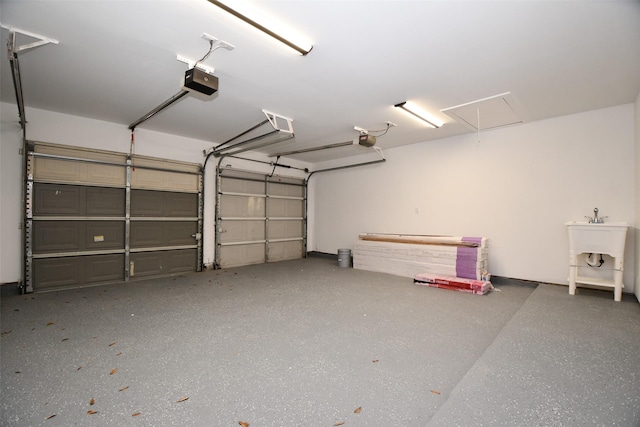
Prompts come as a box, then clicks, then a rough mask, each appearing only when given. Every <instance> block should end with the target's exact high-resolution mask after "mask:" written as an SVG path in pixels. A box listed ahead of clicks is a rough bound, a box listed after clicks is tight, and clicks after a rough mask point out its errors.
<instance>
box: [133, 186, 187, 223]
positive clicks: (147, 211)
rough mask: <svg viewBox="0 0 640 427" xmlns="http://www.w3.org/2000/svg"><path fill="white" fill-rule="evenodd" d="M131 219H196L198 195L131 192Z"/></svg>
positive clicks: (143, 191) (147, 191) (144, 191)
mask: <svg viewBox="0 0 640 427" xmlns="http://www.w3.org/2000/svg"><path fill="white" fill-rule="evenodd" d="M131 216H133V217H197V216H198V195H197V194H191V193H172V192H166V191H151V190H131Z"/></svg>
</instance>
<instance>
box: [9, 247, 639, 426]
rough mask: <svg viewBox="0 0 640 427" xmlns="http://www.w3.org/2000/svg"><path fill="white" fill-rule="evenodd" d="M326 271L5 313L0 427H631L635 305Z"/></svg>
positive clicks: (44, 301)
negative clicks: (243, 426) (462, 289)
mask: <svg viewBox="0 0 640 427" xmlns="http://www.w3.org/2000/svg"><path fill="white" fill-rule="evenodd" d="M336 264H337V263H336V261H335V260H330V259H324V258H308V259H305V260H296V261H289V262H283V263H276V264H268V265H256V266H250V267H242V268H236V269H229V270H218V271H211V272H205V273H200V274H192V275H187V276H184V277H178V278H167V279H160V280H149V281H143V282H132V283H129V284H120V285H110V286H102V287H94V288H85V289H78V290H67V291H59V292H52V293H44V294H32V295H24V296H9V297H4V298H3V299H2V302H1V309H2V312H1V318H0V320H1V325H0V328H1V331H2V337H1V338H0V345H1V349H0V351H1V352H0V356H1V359H0V365H1V369H0V374H1V377H0V381H1V383H2V384H1V392H2V396H1V406H0V408H1V410H2V413H1V415H0V416H1V418H0V421H1V424H2V425H3V426H4V425H8V426H13V425H15V426H38V425H45V426H72V425H83V426H101V425H144V426H150V425H154V426H165V425H179V426H230V427H231V426H238V425H239V422H246V423H249V425H250V426H252V427H257V426H334V425H338V424H339V423H341V422H343V423H344V424H343V425H344V426H425V425H430V426H447V425H461V426H471V425H509V426H516V425H523V426H531V425H545V426H546V425H576V426H583V425H626V426H637V425H640V401H639V395H640V373H639V371H640V305H639V304H638V303H637V302H635V299H634V298H632V297H628V296H625V299H624V301H623V302H622V303H614V302H613V298H612V296H611V294H610V293H602V292H597V291H585V290H581V292H580V295H578V296H576V297H569V295H567V289H566V288H564V287H556V286H550V285H540V286H539V287H537V288H535V289H534V288H533V287H531V286H521V285H515V284H511V283H510V282H509V281H501V282H500V283H498V284H497V288H498V289H499V291H497V292H493V293H491V294H488V295H485V296H479V295H472V294H465V293H459V292H453V291H447V290H442V289H434V288H428V287H422V286H416V285H413V284H412V282H411V280H410V279H406V278H401V277H395V276H390V275H385V274H378V273H371V272H366V271H359V270H353V269H350V268H339V267H337V265H336ZM184 398H188V399H186V400H184ZM91 399H94V404H93V405H90V401H91ZM180 400H182V401H180ZM357 408H361V410H359V411H357V412H356V409H357ZM88 411H95V412H96V413H95V414H89V413H88ZM137 413H139V415H135V416H134V414H137ZM51 415H55V416H54V417H53V418H49V419H47V417H49V416H51Z"/></svg>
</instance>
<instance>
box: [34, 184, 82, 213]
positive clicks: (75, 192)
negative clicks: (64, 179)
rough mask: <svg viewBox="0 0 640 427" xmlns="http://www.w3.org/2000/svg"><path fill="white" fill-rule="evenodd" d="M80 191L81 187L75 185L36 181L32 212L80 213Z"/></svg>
mask: <svg viewBox="0 0 640 427" xmlns="http://www.w3.org/2000/svg"><path fill="white" fill-rule="evenodd" d="M80 191H81V187H76V186H70V185H60V184H41V183H36V184H35V188H34V193H35V197H34V201H33V214H34V215H68V216H78V215H81V214H82V209H81V207H80Z"/></svg>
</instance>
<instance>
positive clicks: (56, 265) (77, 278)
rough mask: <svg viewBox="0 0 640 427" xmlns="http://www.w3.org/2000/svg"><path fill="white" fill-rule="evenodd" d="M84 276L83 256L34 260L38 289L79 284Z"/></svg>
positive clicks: (35, 284)
mask: <svg viewBox="0 0 640 427" xmlns="http://www.w3.org/2000/svg"><path fill="white" fill-rule="evenodd" d="M83 276H84V262H83V260H82V259H81V257H68V258H44V259H35V260H33V281H34V286H36V287H37V288H38V289H43V288H51V287H59V286H71V285H77V284H79V283H80V282H81V280H82V277H83Z"/></svg>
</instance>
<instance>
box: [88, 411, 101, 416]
mask: <svg viewBox="0 0 640 427" xmlns="http://www.w3.org/2000/svg"><path fill="white" fill-rule="evenodd" d="M97 413H98V411H87V414H88V415H95V414H97Z"/></svg>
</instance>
